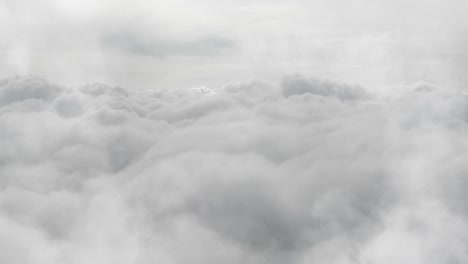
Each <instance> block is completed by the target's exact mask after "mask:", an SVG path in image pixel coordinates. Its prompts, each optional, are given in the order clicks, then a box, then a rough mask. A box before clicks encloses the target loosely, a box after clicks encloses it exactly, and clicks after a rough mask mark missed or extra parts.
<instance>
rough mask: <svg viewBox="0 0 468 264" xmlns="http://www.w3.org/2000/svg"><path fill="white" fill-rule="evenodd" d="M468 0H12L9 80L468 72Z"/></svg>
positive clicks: (2, 15) (5, 68) (383, 78)
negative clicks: (27, 77) (14, 77)
mask: <svg viewBox="0 0 468 264" xmlns="http://www.w3.org/2000/svg"><path fill="white" fill-rule="evenodd" d="M467 5H468V2H467V1H464V0H394V1H375V0H351V1H349V0H312V1H310V0H308V1H305V0H290V1H274V0H269V1H266V0H253V1H244V0H239V1H229V0H170V1H169V0H158V1H145V0H132V1H129V0H100V1H93V0H82V1H75V0H60V1H58V0H43V1H33V0H30V1H28V0H2V1H0V32H1V34H2V38H1V39H0V52H1V53H0V54H1V56H2V57H3V58H4V59H2V60H1V62H0V72H1V75H2V76H3V77H6V76H10V75H14V74H38V75H42V76H46V77H48V78H51V79H53V80H57V81H63V82H74V83H79V84H82V83H85V82H90V81H103V82H110V83H114V84H119V85H123V86H127V87H132V89H138V88H155V87H156V88H160V87H166V88H183V87H187V86H193V85H195V86H201V85H203V86H208V87H210V88H216V87H219V86H221V85H223V84H224V83H227V82H231V81H244V80H251V79H255V80H263V81H270V82H276V81H278V79H279V78H280V77H281V76H283V75H288V74H294V73H302V74H306V75H315V76H326V77H330V78H338V79H341V80H347V81H351V82H355V83H358V84H361V85H365V86H370V88H372V89H382V87H383V86H391V85H399V84H408V83H414V82H417V81H431V82H443V83H450V84H451V85H460V83H464V82H465V81H466V77H464V74H463V72H465V71H466V69H467V63H468V55H467V53H466V48H465V47H466V46H467V43H468V39H467V38H468V37H467V34H466V32H467V30H468V19H467V18H466V14H465V11H466V9H467V8H468V6H467Z"/></svg>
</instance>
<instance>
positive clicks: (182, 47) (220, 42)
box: [103, 33, 234, 58]
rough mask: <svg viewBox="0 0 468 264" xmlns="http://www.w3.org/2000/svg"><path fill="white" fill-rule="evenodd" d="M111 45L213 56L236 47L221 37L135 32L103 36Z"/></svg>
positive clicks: (140, 51)
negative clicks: (191, 37)
mask: <svg viewBox="0 0 468 264" xmlns="http://www.w3.org/2000/svg"><path fill="white" fill-rule="evenodd" d="M103 43H104V44H105V45H108V46H109V47H112V48H116V49H119V50H121V51H124V52H128V53H134V54H139V55H145V56H154V57H161V58H163V57H168V56H184V55H188V56H213V55H217V54H219V53H221V52H224V51H227V50H229V49H232V48H233V47H234V43H233V41H231V40H228V39H225V38H221V37H200V38H198V39H195V40H171V39H159V38H157V37H154V36H147V35H141V34H135V33H116V34H112V35H109V36H106V37H105V38H103Z"/></svg>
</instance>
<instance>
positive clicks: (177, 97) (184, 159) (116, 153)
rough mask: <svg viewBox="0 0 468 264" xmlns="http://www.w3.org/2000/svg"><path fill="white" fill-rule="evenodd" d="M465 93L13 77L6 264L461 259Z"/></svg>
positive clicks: (5, 98)
mask: <svg viewBox="0 0 468 264" xmlns="http://www.w3.org/2000/svg"><path fill="white" fill-rule="evenodd" d="M467 109H468V97H467V95H466V94H465V93H464V92H462V91H458V90H451V89H444V88H443V87H437V86H431V85H427V84H418V85H415V86H408V87H406V91H405V92H404V93H402V94H401V95H400V96H397V97H394V98H384V99H379V97H378V96H375V95H372V94H371V93H370V92H368V91H366V90H365V89H364V88H361V87H359V86H355V85H350V84H345V83H341V82H335V81H326V80H322V79H314V78H307V77H304V76H300V75H293V76H287V77H285V78H283V80H282V81H281V82H280V83H279V84H271V83H266V82H260V81H250V82H234V83H228V84H226V85H224V86H222V87H220V88H219V89H208V88H206V87H198V88H192V89H181V90H148V91H145V92H135V91H132V90H128V89H125V88H122V87H119V86H113V85H107V84H103V83H94V84H89V85H84V86H66V85H59V84H55V83H53V82H50V81H48V80H45V79H43V78H40V77H35V76H20V77H12V78H8V79H4V80H2V81H0V149H1V151H0V187H1V192H0V247H1V248H3V249H5V250H1V251H0V262H2V263H13V262H14V263H64V262H66V263H100V264H102V263H255V264H257V263H376V264H387V263H388V264H389V263H463V262H465V261H467V260H468V256H467V255H466V250H465V246H466V243H467V241H468V226H467V224H466V220H467V219H468V218H467V217H468V209H467V206H466V203H465V201H466V195H465V189H466V182H467V181H466V176H465V175H466V171H467V167H466V165H465V162H464V160H466V155H467V151H466V148H467V147H468V144H467V142H466V140H465V130H466V122H467V120H468V117H467V113H468V112H467Z"/></svg>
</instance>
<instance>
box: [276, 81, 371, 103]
mask: <svg viewBox="0 0 468 264" xmlns="http://www.w3.org/2000/svg"><path fill="white" fill-rule="evenodd" d="M281 88H282V92H283V95H284V96H286V97H289V96H292V95H301V94H307V93H310V94H316V95H321V96H329V97H336V98H339V99H341V100H357V99H368V98H369V97H370V94H369V93H368V92H366V91H365V90H364V89H363V88H361V87H359V86H357V85H354V86H353V85H348V84H344V83H339V82H334V81H327V80H321V79H315V78H314V79H308V78H305V77H303V76H301V75H292V76H287V77H284V78H283V80H282V82H281Z"/></svg>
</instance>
